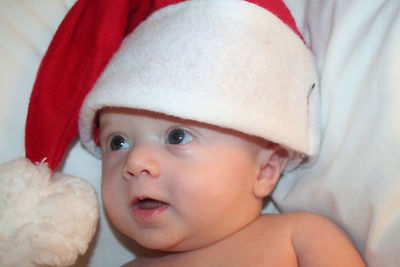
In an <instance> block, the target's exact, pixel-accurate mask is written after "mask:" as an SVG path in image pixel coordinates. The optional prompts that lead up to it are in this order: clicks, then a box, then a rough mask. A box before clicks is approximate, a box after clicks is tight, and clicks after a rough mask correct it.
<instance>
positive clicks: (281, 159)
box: [253, 144, 289, 198]
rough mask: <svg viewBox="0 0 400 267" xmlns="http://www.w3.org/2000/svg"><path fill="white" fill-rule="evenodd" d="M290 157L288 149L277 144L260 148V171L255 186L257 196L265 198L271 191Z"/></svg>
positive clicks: (254, 190)
mask: <svg viewBox="0 0 400 267" xmlns="http://www.w3.org/2000/svg"><path fill="white" fill-rule="evenodd" d="M288 159H289V153H288V151H287V150H286V149H284V148H283V147H281V146H280V145H277V144H272V145H270V146H268V147H266V148H262V149H261V150H260V152H259V154H258V164H259V172H258V176H257V180H256V181H255V184H254V188H253V192H254V195H255V196H256V197H257V198H264V197H266V196H268V195H269V194H270V193H271V191H272V190H273V189H274V187H275V185H276V183H277V182H278V179H279V177H280V175H281V173H282V171H283V170H284V169H285V166H286V163H287V162H288Z"/></svg>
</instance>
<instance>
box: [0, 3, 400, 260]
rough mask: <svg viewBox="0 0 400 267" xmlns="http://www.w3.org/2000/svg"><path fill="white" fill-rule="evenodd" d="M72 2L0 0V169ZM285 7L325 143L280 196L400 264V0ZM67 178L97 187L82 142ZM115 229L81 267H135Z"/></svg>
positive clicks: (102, 235)
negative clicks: (313, 80)
mask: <svg viewBox="0 0 400 267" xmlns="http://www.w3.org/2000/svg"><path fill="white" fill-rule="evenodd" d="M74 2H75V0H0V36H1V37H0V38H1V42H0V59H1V60H0V75H1V76H0V81H1V83H0V84H1V87H0V163H2V162H5V161H8V160H11V159H13V158H15V157H18V156H23V155H24V125H25V117H26V112H27V107H28V101H29V95H30V91H31V88H32V84H33V81H34V78H35V74H36V71H37V69H38V66H39V63H40V60H41V57H42V56H43V54H44V52H45V51H46V48H47V45H48V43H49V42H50V40H51V37H52V35H53V33H54V32H55V30H56V28H57V26H58V24H59V23H60V21H61V20H62V18H63V16H64V15H65V13H66V12H67V11H68V9H69V8H70V7H71V6H72V4H73V3H74ZM285 2H286V3H287V5H288V6H289V8H290V9H291V10H292V12H293V14H294V16H295V18H296V20H297V23H298V27H299V29H300V31H301V32H302V34H303V35H304V37H305V40H306V42H307V43H308V44H309V45H310V47H311V48H312V50H313V52H314V53H315V55H316V62H317V63H318V67H319V70H320V74H321V94H322V104H323V106H322V125H323V140H322V146H321V154H320V156H319V157H318V158H317V159H316V161H315V162H314V163H313V165H310V166H309V168H306V169H304V170H303V171H301V172H297V173H292V174H289V175H287V176H285V177H283V179H282V180H281V182H280V183H279V186H278V188H277V190H276V191H275V193H274V198H275V200H276V202H277V203H278V206H279V207H280V208H281V209H282V210H283V211H290V210H300V209H305V210H311V211H317V212H320V213H322V214H324V215H326V216H328V217H330V218H332V219H333V220H334V221H336V222H337V223H338V224H339V225H340V226H341V227H343V229H344V230H345V231H347V232H348V233H350V234H351V236H352V238H353V239H354V240H355V241H356V244H357V246H358V248H359V249H360V250H361V252H362V253H363V254H364V257H365V259H366V260H367V262H368V266H376V267H378V266H379V267H380V266H385V267H386V266H400V255H399V254H398V251H399V250H400V174H399V172H400V166H399V165H400V164H399V163H400V117H399V116H400V15H399V14H400V1H398V0H370V1H361V0H285ZM60 170H61V171H63V172H65V173H69V174H72V175H76V176H79V177H84V178H86V179H87V180H89V181H90V182H91V183H92V184H93V185H94V186H95V187H96V188H97V189H99V188H100V161H98V160H97V159H95V158H94V157H92V156H91V155H89V154H88V153H87V152H86V151H84V150H83V149H82V147H81V145H80V144H79V143H78V142H75V143H74V144H73V145H72V146H71V149H70V151H69V153H68V155H67V157H66V159H65V161H64V162H63V164H62V166H61V168H60ZM295 176H296V177H295ZM98 192H99V197H100V190H98ZM266 210H267V211H274V210H275V209H274V207H273V206H268V208H267V209H266ZM113 231H114V230H113V229H112V228H111V227H110V226H109V224H108V222H107V220H106V219H105V218H104V215H103V214H102V218H101V222H100V227H99V232H98V235H97V236H96V239H95V240H94V242H93V244H92V246H91V248H90V249H89V251H88V253H87V254H86V255H85V256H84V257H81V258H80V259H79V261H78V263H77V264H76V265H75V266H120V265H121V264H123V263H125V262H127V261H128V260H130V259H131V258H132V257H133V254H132V253H131V252H130V251H129V249H127V248H126V247H129V246H132V245H133V242H130V241H129V240H127V239H126V238H123V237H121V236H120V235H118V234H115V233H113ZM266 249H267V248H266Z"/></svg>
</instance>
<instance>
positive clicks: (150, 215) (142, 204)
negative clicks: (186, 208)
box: [131, 196, 169, 223]
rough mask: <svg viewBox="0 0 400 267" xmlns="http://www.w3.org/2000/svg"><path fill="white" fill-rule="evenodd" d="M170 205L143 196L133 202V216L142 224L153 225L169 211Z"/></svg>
mask: <svg viewBox="0 0 400 267" xmlns="http://www.w3.org/2000/svg"><path fill="white" fill-rule="evenodd" d="M168 208H169V204H168V203H166V202H164V201H161V200H159V199H155V198H151V197H147V196H142V197H137V198H135V199H134V200H133V201H132V205H131V209H132V215H133V217H134V218H135V220H137V221H138V222H140V223H151V222H153V223H154V221H155V220H158V219H160V218H163V217H160V216H161V214H164V212H165V211H166V210H168Z"/></svg>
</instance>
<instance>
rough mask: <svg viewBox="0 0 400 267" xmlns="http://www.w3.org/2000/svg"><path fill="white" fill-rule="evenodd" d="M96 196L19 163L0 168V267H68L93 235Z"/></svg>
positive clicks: (86, 187) (68, 179)
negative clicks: (46, 266) (44, 265)
mask: <svg viewBox="0 0 400 267" xmlns="http://www.w3.org/2000/svg"><path fill="white" fill-rule="evenodd" d="M98 217H99V208H98V201H97V195H96V192H95V190H94V189H93V187H92V186H91V185H90V184H89V183H88V182H86V181H84V180H82V179H79V178H76V177H72V176H67V175H64V174H59V173H56V174H55V175H54V176H52V171H51V170H50V169H49V168H48V167H47V165H46V164H45V163H42V164H32V163H31V162H30V161H29V160H27V159H25V158H19V159H16V160H13V161H11V162H7V163H3V164H1V165H0V266H35V265H39V264H46V265H51V266H68V265H71V264H73V263H74V262H75V261H76V259H77V257H78V256H79V255H80V254H84V253H85V251H86V250H87V248H88V245H89V243H90V240H91V239H92V238H93V235H94V233H95V231H96V225H97V221H98Z"/></svg>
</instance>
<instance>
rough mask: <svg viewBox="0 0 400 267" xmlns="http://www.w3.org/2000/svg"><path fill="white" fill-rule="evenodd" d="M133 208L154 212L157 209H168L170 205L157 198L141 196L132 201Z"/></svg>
mask: <svg viewBox="0 0 400 267" xmlns="http://www.w3.org/2000/svg"><path fill="white" fill-rule="evenodd" d="M131 207H132V208H133V209H143V210H153V209H157V208H163V207H168V203H166V202H164V201H162V200H159V199H156V198H152V197H148V196H140V197H136V198H135V199H134V200H133V201H132V204H131Z"/></svg>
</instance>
